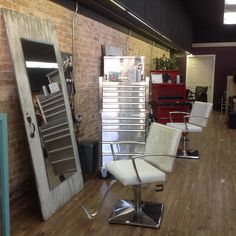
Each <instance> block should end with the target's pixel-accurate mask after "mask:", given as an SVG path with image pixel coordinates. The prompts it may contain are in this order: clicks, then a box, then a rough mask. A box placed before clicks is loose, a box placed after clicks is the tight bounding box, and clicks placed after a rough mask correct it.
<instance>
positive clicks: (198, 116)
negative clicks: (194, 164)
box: [166, 101, 212, 159]
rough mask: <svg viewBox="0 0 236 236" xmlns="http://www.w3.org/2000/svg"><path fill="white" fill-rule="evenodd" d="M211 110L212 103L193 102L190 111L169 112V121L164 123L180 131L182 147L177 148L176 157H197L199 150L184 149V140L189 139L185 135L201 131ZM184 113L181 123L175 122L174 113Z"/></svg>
mask: <svg viewBox="0 0 236 236" xmlns="http://www.w3.org/2000/svg"><path fill="white" fill-rule="evenodd" d="M211 111H212V103H207V102H198V101H196V102H194V104H193V107H192V110H191V113H187V112H179V111H176V112H170V120H171V122H170V123H167V124H166V125H167V126H169V127H173V128H177V129H180V130H181V131H182V142H183V149H182V150H178V154H177V157H180V158H188V159H199V152H198V151H197V150H186V142H187V141H189V139H188V137H187V135H188V134H189V133H201V132H202V131H203V128H204V127H206V126H207V121H208V118H209V116H210V114H211ZM177 113H181V114H185V115H184V116H183V122H182V123H176V122H174V120H173V117H174V115H175V114H177Z"/></svg>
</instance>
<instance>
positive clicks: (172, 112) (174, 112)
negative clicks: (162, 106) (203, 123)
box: [169, 111, 190, 123]
mask: <svg viewBox="0 0 236 236" xmlns="http://www.w3.org/2000/svg"><path fill="white" fill-rule="evenodd" d="M172 114H185V115H190V113H189V112H184V111H170V112H169V115H170V122H171V123H172V122H173V119H172Z"/></svg>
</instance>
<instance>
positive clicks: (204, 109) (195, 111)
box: [189, 101, 212, 127]
mask: <svg viewBox="0 0 236 236" xmlns="http://www.w3.org/2000/svg"><path fill="white" fill-rule="evenodd" d="M211 111H212V103H209V102H198V101H196V102H194V104H193V107H192V111H191V114H190V118H189V123H190V124H194V125H198V126H201V127H206V126H207V121H208V118H209V116H210V114H211Z"/></svg>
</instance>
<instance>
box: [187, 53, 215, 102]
mask: <svg viewBox="0 0 236 236" xmlns="http://www.w3.org/2000/svg"><path fill="white" fill-rule="evenodd" d="M193 57H200V58H201V57H212V59H213V63H212V78H211V99H209V100H211V101H212V103H213V99H214V83H215V61H216V55H215V54H204V55H192V54H191V55H187V64H186V86H188V82H187V81H188V74H189V70H188V67H189V58H193Z"/></svg>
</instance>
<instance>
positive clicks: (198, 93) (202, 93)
mask: <svg viewBox="0 0 236 236" xmlns="http://www.w3.org/2000/svg"><path fill="white" fill-rule="evenodd" d="M207 90H208V87H202V86H196V89H195V100H196V101H200V102H207Z"/></svg>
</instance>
